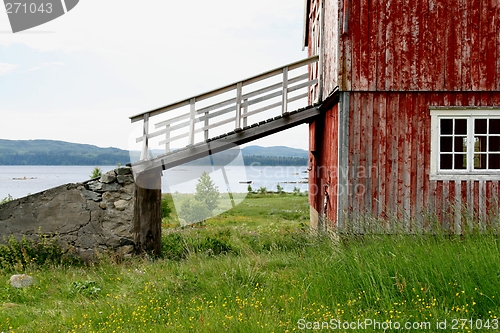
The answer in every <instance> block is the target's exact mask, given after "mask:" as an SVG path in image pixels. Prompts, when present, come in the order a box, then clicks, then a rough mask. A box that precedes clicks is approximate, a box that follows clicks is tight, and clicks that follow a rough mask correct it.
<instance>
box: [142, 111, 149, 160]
mask: <svg viewBox="0 0 500 333" xmlns="http://www.w3.org/2000/svg"><path fill="white" fill-rule="evenodd" d="M148 133H149V113H145V114H144V120H143V124H142V151H141V160H145V159H147V158H148V157H149V147H148Z"/></svg>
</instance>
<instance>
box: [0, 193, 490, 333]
mask: <svg viewBox="0 0 500 333" xmlns="http://www.w3.org/2000/svg"><path fill="white" fill-rule="evenodd" d="M165 200H171V198H170V197H168V196H167V197H165ZM163 222H164V225H163V227H164V229H163V231H164V235H163V254H162V256H161V257H158V258H154V257H151V256H148V255H144V256H140V257H135V258H131V259H125V260H119V259H117V258H115V257H113V256H112V255H103V256H102V257H101V259H100V261H99V262H98V263H94V264H92V265H84V264H81V263H78V262H67V261H62V262H61V261H60V262H58V261H57V260H51V261H49V260H46V262H45V263H44V262H41V261H42V260H41V259H38V260H32V259H31V260H30V259H29V258H27V260H24V261H22V262H21V260H19V261H18V262H17V263H16V262H15V261H14V262H12V263H11V264H10V265H7V264H5V265H4V266H3V268H2V269H1V270H0V332H16V333H18V332H110V333H112V332H127V333H128V332H294V331H295V332H297V331H298V332H302V331H306V332H311V331H314V332H316V331H322V330H323V331H336V332H348V331H364V332H395V331H398V330H405V331H414V332H416V331H422V330H425V331H428V332H443V331H456V332H469V331H481V332H483V331H495V330H497V329H499V323H498V319H497V316H498V314H499V313H500V312H499V310H500V302H499V298H500V294H499V290H500V260H499V259H500V255H499V254H500V246H499V245H500V243H499V239H498V236H497V235H495V234H494V233H489V234H482V235H478V234H468V235H463V236H447V235H444V234H443V235H441V234H435V235H432V236H415V235H406V236H403V235H381V234H379V235H365V236H355V235H342V236H341V237H338V238H331V237H328V236H327V235H321V234H315V233H312V232H310V230H309V227H308V223H309V206H308V202H307V196H305V195H300V194H297V193H296V194H295V195H294V194H253V195H249V196H248V197H247V198H246V199H245V200H244V201H243V202H242V203H241V204H240V205H238V206H237V207H236V208H234V209H232V210H230V211H227V212H225V213H223V214H221V215H219V216H216V217H214V218H212V219H210V220H207V221H206V222H205V223H204V224H203V225H199V226H196V227H188V228H180V227H179V226H178V222H177V219H176V213H175V211H173V212H172V213H171V216H170V217H169V218H166V219H164V221H163ZM14 273H17V274H19V273H26V274H29V275H31V276H33V277H34V278H35V279H36V284H35V285H33V286H31V287H29V288H26V289H15V288H13V287H11V286H10V285H9V284H8V279H9V277H10V276H11V275H12V274H14ZM398 328H399V329H398Z"/></svg>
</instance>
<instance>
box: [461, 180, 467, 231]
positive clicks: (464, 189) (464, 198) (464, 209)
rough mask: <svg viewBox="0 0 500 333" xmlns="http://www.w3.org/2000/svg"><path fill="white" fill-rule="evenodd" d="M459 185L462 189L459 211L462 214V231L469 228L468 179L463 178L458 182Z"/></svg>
mask: <svg viewBox="0 0 500 333" xmlns="http://www.w3.org/2000/svg"><path fill="white" fill-rule="evenodd" d="M460 187H461V189H462V197H461V198H460V199H461V202H460V203H461V209H460V213H461V214H462V219H461V223H460V226H461V228H462V233H464V229H465V230H466V231H467V230H469V225H468V215H469V213H468V209H469V203H468V201H467V200H468V195H469V190H468V181H465V180H463V181H462V182H461V184H460Z"/></svg>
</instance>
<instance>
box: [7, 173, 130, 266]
mask: <svg viewBox="0 0 500 333" xmlns="http://www.w3.org/2000/svg"><path fill="white" fill-rule="evenodd" d="M135 192H136V186H135V183H134V177H133V175H132V170H131V168H129V167H123V168H118V169H115V170H112V171H110V172H108V173H106V174H104V175H102V176H101V177H100V178H97V179H92V180H89V181H86V182H83V183H77V184H66V185H62V186H59V187H55V188H52V189H49V190H46V191H44V192H40V193H37V194H33V195H30V196H27V197H24V198H21V199H18V200H14V201H11V202H8V203H6V204H3V205H0V242H5V239H6V238H7V237H9V236H11V235H14V236H15V237H16V238H18V239H20V238H22V236H26V237H30V238H36V237H37V236H38V234H39V233H40V231H41V233H42V234H44V235H46V234H48V235H57V239H58V241H59V242H60V244H61V245H62V246H64V247H71V248H72V249H73V250H75V251H76V252H77V253H78V254H79V255H80V256H81V257H82V258H84V259H90V258H92V257H94V256H95V254H96V253H97V252H104V251H115V252H117V253H119V254H120V255H122V256H130V255H132V254H133V253H134V251H136V250H137V249H136V247H137V244H136V241H135V240H136V239H137V235H136V232H134V209H135Z"/></svg>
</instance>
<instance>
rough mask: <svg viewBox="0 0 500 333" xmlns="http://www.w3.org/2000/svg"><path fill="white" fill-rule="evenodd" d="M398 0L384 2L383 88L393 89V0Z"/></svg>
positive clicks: (396, 0) (395, 0)
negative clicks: (385, 18)
mask: <svg viewBox="0 0 500 333" xmlns="http://www.w3.org/2000/svg"><path fill="white" fill-rule="evenodd" d="M398 1H399V0H387V2H386V17H387V21H386V31H385V40H386V46H385V75H384V76H385V90H393V89H394V55H395V54H394V53H395V50H394V40H395V36H394V34H395V18H394V7H395V4H394V3H395V2H398Z"/></svg>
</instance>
